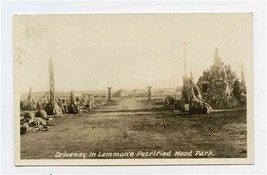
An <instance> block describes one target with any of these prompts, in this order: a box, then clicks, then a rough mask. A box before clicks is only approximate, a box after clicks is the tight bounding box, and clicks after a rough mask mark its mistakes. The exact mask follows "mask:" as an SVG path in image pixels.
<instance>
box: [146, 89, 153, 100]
mask: <svg viewBox="0 0 267 175" xmlns="http://www.w3.org/2000/svg"><path fill="white" fill-rule="evenodd" d="M147 88H148V100H151V96H152V94H151V88H152V87H151V86H148V87H147Z"/></svg>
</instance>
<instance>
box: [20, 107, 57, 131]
mask: <svg viewBox="0 0 267 175" xmlns="http://www.w3.org/2000/svg"><path fill="white" fill-rule="evenodd" d="M53 125H54V124H53V122H52V118H48V116H47V113H46V112H45V111H44V110H39V111H37V112H36V114H34V112H33V111H29V112H26V113H21V117H20V134H26V133H28V132H34V131H48V129H49V127H50V126H53Z"/></svg>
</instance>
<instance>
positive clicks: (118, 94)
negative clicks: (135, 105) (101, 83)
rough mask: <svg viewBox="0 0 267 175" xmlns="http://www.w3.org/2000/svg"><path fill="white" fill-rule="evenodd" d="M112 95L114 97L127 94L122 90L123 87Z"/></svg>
mask: <svg viewBox="0 0 267 175" xmlns="http://www.w3.org/2000/svg"><path fill="white" fill-rule="evenodd" d="M114 95H115V96H116V97H127V96H128V92H127V91H126V90H124V89H120V90H118V91H117V92H116V93H115V94H114Z"/></svg>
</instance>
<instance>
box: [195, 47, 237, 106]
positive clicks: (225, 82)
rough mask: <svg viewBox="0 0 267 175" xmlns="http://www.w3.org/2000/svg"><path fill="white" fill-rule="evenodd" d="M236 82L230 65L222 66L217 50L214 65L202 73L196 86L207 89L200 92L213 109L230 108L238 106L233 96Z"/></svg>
mask: <svg viewBox="0 0 267 175" xmlns="http://www.w3.org/2000/svg"><path fill="white" fill-rule="evenodd" d="M236 80H237V76H236V73H235V72H234V71H232V69H231V66H230V65H224V63H223V62H221V58H220V57H219V54H218V50H217V49H216V51H215V58H214V64H213V65H212V66H211V67H210V68H209V69H207V70H205V71H204V72H203V75H202V76H201V77H200V78H199V80H198V83H197V85H198V86H199V87H200V88H201V89H203V88H202V87H203V86H204V85H205V86H206V87H207V89H206V92H204V91H203V90H202V96H203V99H204V101H205V102H206V103H208V104H210V105H211V106H212V107H213V108H232V107H235V106H237V105H238V104H239V102H238V100H237V99H236V97H235V96H234V95H233V89H234V83H235V81H236Z"/></svg>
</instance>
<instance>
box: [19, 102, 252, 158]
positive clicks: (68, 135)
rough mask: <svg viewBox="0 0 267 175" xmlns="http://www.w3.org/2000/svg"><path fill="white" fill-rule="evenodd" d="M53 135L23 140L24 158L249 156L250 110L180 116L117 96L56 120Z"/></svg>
mask: <svg viewBox="0 0 267 175" xmlns="http://www.w3.org/2000/svg"><path fill="white" fill-rule="evenodd" d="M54 123H55V124H56V126H53V127H51V128H50V130H49V131H48V132H34V133H27V134H25V135H22V136H21V158H22V159H54V158H55V153H56V152H75V153H79V152H125V151H139V150H142V151H173V152H175V151H190V150H193V151H196V150H201V151H208V150H212V151H213V152H214V154H215V157H218V158H223V157H225V158H239V157H246V156H247V151H246V149H247V132H246V131H247V129H246V110H241V111H226V112H220V113H212V114H210V115H180V116H179V115H175V114H174V113H173V112H172V111H170V110H169V109H168V108H166V107H165V106H162V105H155V104H153V103H152V102H150V101H147V100H146V99H144V98H137V97H136V98H135V97H124V98H114V101H113V102H112V103H109V104H107V105H106V106H103V107H101V108H100V109H98V110H96V111H94V112H90V113H87V114H80V115H71V116H65V117H61V118H56V119H54Z"/></svg>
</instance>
